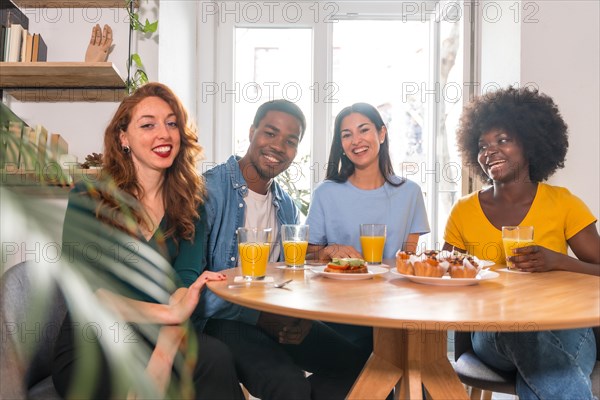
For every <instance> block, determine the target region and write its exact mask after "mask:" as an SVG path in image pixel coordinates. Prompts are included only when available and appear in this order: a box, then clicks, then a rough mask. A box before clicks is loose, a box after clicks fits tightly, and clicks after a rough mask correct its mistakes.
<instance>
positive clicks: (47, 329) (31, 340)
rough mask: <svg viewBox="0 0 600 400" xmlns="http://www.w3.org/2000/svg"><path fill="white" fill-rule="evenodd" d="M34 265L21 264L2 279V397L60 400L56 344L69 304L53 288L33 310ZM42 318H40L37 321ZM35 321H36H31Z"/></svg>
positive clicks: (0, 390) (6, 273) (0, 294)
mask: <svg viewBox="0 0 600 400" xmlns="http://www.w3.org/2000/svg"><path fill="white" fill-rule="evenodd" d="M36 268H42V266H38V265H36V264H35V263H27V262H24V263H20V264H17V265H15V266H13V267H12V268H9V269H8V270H7V271H6V272H5V273H4V274H3V275H2V277H1V278H0V296H1V297H0V321H1V323H2V325H1V326H2V341H1V343H0V346H1V347H0V354H2V363H1V365H0V382H1V384H0V397H1V398H3V399H50V400H52V399H60V397H59V396H58V394H57V393H56V390H55V389H54V385H53V383H52V377H51V371H52V370H51V367H52V354H53V349H54V342H55V341H56V337H57V335H58V332H59V330H60V326H61V324H62V322H63V320H64V317H65V315H66V304H65V302H64V299H63V298H62V295H61V294H60V292H59V291H58V290H57V288H56V287H55V286H54V285H51V290H49V291H48V293H45V294H44V304H43V308H45V310H41V309H40V308H39V305H38V307H37V310H35V311H37V312H34V310H32V309H31V308H30V307H31V299H32V294H33V293H34V292H35V291H38V289H39V288H38V287H37V286H35V285H34V284H33V279H32V278H33V277H34V276H35V275H34V274H35V273H36ZM38 316H39V318H38ZM32 318H33V319H32Z"/></svg>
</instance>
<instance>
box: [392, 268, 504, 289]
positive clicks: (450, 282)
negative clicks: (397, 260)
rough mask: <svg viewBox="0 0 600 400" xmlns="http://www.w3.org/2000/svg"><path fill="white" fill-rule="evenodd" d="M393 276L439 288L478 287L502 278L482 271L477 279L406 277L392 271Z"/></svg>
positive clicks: (396, 271)
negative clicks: (490, 280)
mask: <svg viewBox="0 0 600 400" xmlns="http://www.w3.org/2000/svg"><path fill="white" fill-rule="evenodd" d="M390 272H391V273H392V274H393V275H398V276H401V277H403V278H406V279H409V280H411V281H413V282H417V283H423V284H426V285H437V286H469V285H476V284H478V283H479V282H481V281H487V280H489V279H496V278H497V277H499V276H500V274H499V273H497V272H494V271H482V272H479V273H478V274H477V276H476V277H475V278H450V275H444V276H442V277H441V278H433V277H429V276H416V275H404V274H401V273H400V272H398V270H394V269H392V270H390Z"/></svg>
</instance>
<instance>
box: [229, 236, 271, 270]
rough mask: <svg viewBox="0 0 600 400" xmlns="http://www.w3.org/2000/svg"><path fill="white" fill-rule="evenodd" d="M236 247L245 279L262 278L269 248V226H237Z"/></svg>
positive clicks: (265, 268)
mask: <svg viewBox="0 0 600 400" xmlns="http://www.w3.org/2000/svg"><path fill="white" fill-rule="evenodd" d="M237 232H238V249H239V251H240V261H241V264H242V277H243V279H244V280H245V281H255V280H263V279H265V276H266V275H267V262H268V261H269V252H270V250H271V232H272V229H271V228H238V230H237Z"/></svg>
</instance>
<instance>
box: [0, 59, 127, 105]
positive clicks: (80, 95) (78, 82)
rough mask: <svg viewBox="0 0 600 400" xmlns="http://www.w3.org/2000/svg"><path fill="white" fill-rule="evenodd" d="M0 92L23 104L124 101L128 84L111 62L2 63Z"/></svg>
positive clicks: (0, 66)
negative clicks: (4, 91)
mask: <svg viewBox="0 0 600 400" xmlns="http://www.w3.org/2000/svg"><path fill="white" fill-rule="evenodd" d="M0 89H3V90H6V91H7V92H8V93H9V94H10V95H11V96H13V97H14V98H16V99H17V100H20V101H34V102H35V101H38V102H58V101H121V100H122V99H123V98H124V97H125V95H126V90H125V81H124V80H123V78H121V75H120V74H119V71H118V70H117V68H116V67H115V66H114V64H113V63H111V62H99V63H84V62H36V63H24V62H10V63H9V62H3V63H0Z"/></svg>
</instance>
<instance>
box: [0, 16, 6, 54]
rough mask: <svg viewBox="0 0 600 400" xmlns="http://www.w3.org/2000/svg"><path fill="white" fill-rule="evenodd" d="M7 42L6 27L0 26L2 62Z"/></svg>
mask: <svg viewBox="0 0 600 400" xmlns="http://www.w3.org/2000/svg"><path fill="white" fill-rule="evenodd" d="M5 40H6V26H4V25H0V61H4V41H5Z"/></svg>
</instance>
